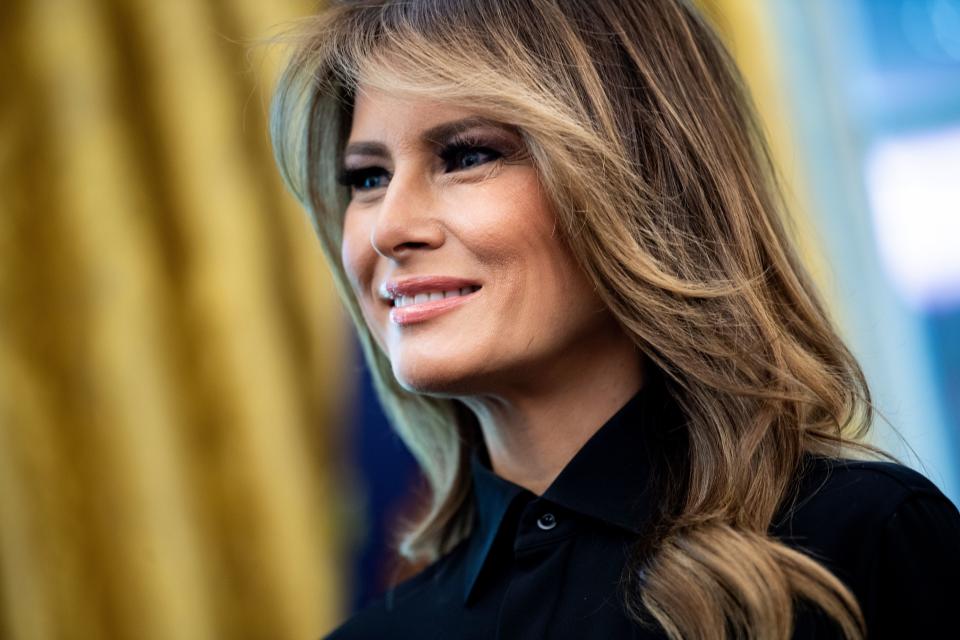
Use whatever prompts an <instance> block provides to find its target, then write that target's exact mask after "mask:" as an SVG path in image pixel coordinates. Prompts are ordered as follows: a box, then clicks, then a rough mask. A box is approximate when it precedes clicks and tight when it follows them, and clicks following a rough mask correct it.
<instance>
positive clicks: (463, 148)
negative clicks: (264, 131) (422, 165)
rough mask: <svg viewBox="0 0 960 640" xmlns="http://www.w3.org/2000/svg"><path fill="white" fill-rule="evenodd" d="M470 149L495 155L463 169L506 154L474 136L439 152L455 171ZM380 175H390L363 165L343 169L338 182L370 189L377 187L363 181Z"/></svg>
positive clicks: (379, 168)
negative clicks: (461, 157)
mask: <svg viewBox="0 0 960 640" xmlns="http://www.w3.org/2000/svg"><path fill="white" fill-rule="evenodd" d="M470 151H481V152H484V153H487V154H489V155H491V156H493V157H492V158H491V159H490V160H487V161H486V162H481V163H479V164H475V165H473V166H470V167H465V168H464V169H463V171H468V170H470V169H473V168H476V167H478V166H482V165H485V164H490V163H491V162H496V161H497V160H499V159H501V158H503V156H504V154H503V153H501V152H500V151H497V150H496V149H494V148H492V147H490V146H488V144H487V143H485V142H484V141H483V140H481V139H479V138H474V137H463V136H458V137H455V138H452V139H451V140H450V141H449V142H448V143H447V144H445V145H444V146H443V148H442V149H440V152H439V153H438V154H437V155H438V156H439V157H440V158H441V159H442V160H443V161H444V162H445V163H446V164H445V167H446V169H447V171H451V170H453V171H455V170H456V168H454V169H451V168H450V167H451V164H452V163H453V161H454V160H456V159H457V158H458V157H459V156H460V154H463V153H466V152H470ZM380 175H389V174H388V173H387V171H386V169H384V168H383V167H377V166H374V167H362V168H359V169H343V170H342V171H340V173H339V174H337V182H338V183H339V184H341V185H343V186H345V187H350V188H351V189H352V190H356V191H370V190H372V189H375V188H376V187H371V188H368V189H364V188H363V186H362V185H363V182H364V180H366V179H367V178H371V177H377V176H380Z"/></svg>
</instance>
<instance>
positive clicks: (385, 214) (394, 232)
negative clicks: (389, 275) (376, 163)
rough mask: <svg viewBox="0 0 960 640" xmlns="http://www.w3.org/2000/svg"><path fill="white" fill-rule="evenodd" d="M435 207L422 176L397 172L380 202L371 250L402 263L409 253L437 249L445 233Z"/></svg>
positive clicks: (371, 235) (371, 238) (371, 237)
mask: <svg viewBox="0 0 960 640" xmlns="http://www.w3.org/2000/svg"><path fill="white" fill-rule="evenodd" d="M434 205H435V203H434V198H433V197H432V195H431V193H430V188H429V185H428V184H426V181H425V180H423V179H422V177H421V176H418V175H417V174H416V173H410V174H409V175H406V176H401V175H400V172H399V171H398V172H397V173H396V174H394V176H393V178H392V179H391V181H390V184H389V185H388V186H387V192H386V193H385V194H384V196H383V200H381V201H380V206H379V210H378V212H377V221H376V224H375V225H374V227H373V230H372V232H371V234H370V243H371V244H372V245H373V248H374V250H375V251H376V252H377V253H378V254H380V255H381V256H383V257H385V258H390V259H393V260H401V259H403V258H404V257H405V256H408V255H410V254H411V253H412V252H416V251H424V250H430V249H436V248H438V247H440V246H441V245H442V244H443V239H444V231H443V226H442V225H441V224H440V221H439V220H438V219H437V217H436V215H435V212H434Z"/></svg>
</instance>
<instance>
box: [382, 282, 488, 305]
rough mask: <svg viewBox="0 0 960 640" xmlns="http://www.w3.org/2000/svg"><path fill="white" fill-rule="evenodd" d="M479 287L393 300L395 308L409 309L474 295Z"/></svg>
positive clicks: (399, 297)
mask: <svg viewBox="0 0 960 640" xmlns="http://www.w3.org/2000/svg"><path fill="white" fill-rule="evenodd" d="M479 288H480V287H479V286H476V285H474V286H467V287H463V288H462V289H452V290H450V291H430V292H428V293H418V294H416V295H412V296H397V297H396V298H394V300H393V306H395V307H397V308H400V307H408V306H410V305H412V304H423V303H424V302H434V301H436V300H444V299H446V298H456V297H457V296H465V295H469V294H471V293H473V292H474V291H476V290H477V289H479Z"/></svg>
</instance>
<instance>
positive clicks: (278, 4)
mask: <svg viewBox="0 0 960 640" xmlns="http://www.w3.org/2000/svg"><path fill="white" fill-rule="evenodd" d="M314 8H315V7H314V4H313V3H308V2H296V1H294V0H270V1H263V0H215V1H211V2H206V1H204V2H199V1H196V0H162V1H156V0H6V1H5V2H4V3H2V7H0V65H2V68H3V69H4V71H5V73H4V77H3V81H2V82H0V92H2V98H0V637H3V638H8V639H12V640H28V639H29V640H35V639H47V638H84V639H85V638H137V639H141V640H145V639H153V638H157V639H160V638H163V639H173V638H176V639H178V640H179V639H193V638H203V639H208V638H271V639H274V638H280V639H282V638H291V639H294V638H295V639H298V640H302V639H306V638H316V637H318V636H319V635H320V634H321V633H323V632H325V631H327V630H329V628H330V627H332V626H333V625H334V624H335V623H336V622H338V621H339V620H340V618H341V617H342V616H343V615H344V602H343V594H342V593H341V592H340V585H341V583H342V579H343V575H342V567H341V565H342V564H343V562H342V559H341V558H342V555H343V554H342V548H343V547H342V544H341V542H342V541H343V540H344V538H345V534H344V533H342V532H341V526H340V523H341V522H342V520H343V513H344V512H346V511H347V510H346V509H345V507H344V504H345V500H343V499H342V498H341V497H340V496H339V493H340V492H339V491H338V490H337V488H338V487H340V486H341V483H340V482H338V481H337V479H336V465H335V464H334V463H335V462H336V461H337V460H338V458H337V457H336V451H337V450H338V448H339V447H340V444H339V442H338V438H339V436H338V435H337V430H336V429H334V428H333V427H334V426H335V425H337V424H340V423H341V422H342V421H341V420H339V419H338V416H339V412H340V411H341V410H342V409H341V407H342V406H343V402H342V400H341V398H342V397H343V396H344V394H347V393H349V388H348V387H347V384H348V381H349V379H350V377H351V376H344V375H343V368H344V366H345V361H346V359H347V358H349V355H350V354H349V353H348V351H347V349H346V348H345V335H346V332H345V329H344V323H343V322H342V319H341V315H340V312H339V309H338V307H337V304H336V302H335V295H334V292H333V289H332V286H331V284H330V282H329V281H328V279H327V276H326V268H325V266H324V264H323V261H322V258H321V256H320V254H319V249H318V245H317V242H316V240H315V238H314V235H313V231H312V228H311V227H310V224H309V222H308V220H307V218H306V216H305V214H304V213H303V212H302V211H301V210H300V209H299V208H298V206H297V205H296V204H295V203H294V202H293V201H292V198H290V197H289V196H288V195H287V194H286V192H285V191H284V189H283V187H282V185H281V183H280V181H279V178H278V176H277V172H276V170H275V168H274V166H273V161H272V158H271V155H270V151H269V140H268V137H267V134H266V103H267V100H268V98H269V91H270V89H271V87H272V85H273V81H274V79H275V74H276V72H277V70H278V62H279V59H274V58H273V57H271V56H269V55H265V54H266V53H267V51H266V50H264V49H262V48H257V47H251V42H252V41H253V40H254V39H257V38H262V37H264V36H268V35H270V33H272V32H273V28H274V27H275V26H276V25H278V24H281V23H283V22H285V21H287V20H290V19H293V18H295V17H297V16H300V15H304V14H306V13H308V12H310V11H311V10H312V9H314ZM262 54H263V55H262Z"/></svg>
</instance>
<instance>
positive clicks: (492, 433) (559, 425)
mask: <svg viewBox="0 0 960 640" xmlns="http://www.w3.org/2000/svg"><path fill="white" fill-rule="evenodd" d="M616 334H620V332H616ZM616 334H615V335H614V336H613V337H612V339H607V340H605V342H607V343H608V344H604V345H596V344H590V345H584V346H585V348H584V349H583V350H582V353H581V354H574V353H569V352H568V353H565V354H564V356H563V358H562V359H563V361H562V362H552V363H551V364H550V365H549V367H538V368H537V369H538V370H537V371H536V372H535V373H536V374H537V375H536V381H531V383H530V384H523V385H518V384H511V385H510V389H509V390H507V391H504V392H503V393H496V394H487V395H482V396H470V397H466V398H461V399H462V400H463V401H464V403H465V404H466V405H467V406H468V407H469V408H470V409H471V410H472V411H473V412H474V414H476V416H477V420H478V422H479V424H480V429H481V432H482V433H483V439H484V442H485V444H486V447H487V451H488V452H489V454H490V463H491V466H492V468H493V471H494V472H495V473H496V474H497V475H499V476H501V477H502V478H505V479H507V480H510V481H511V482H513V483H515V484H518V485H520V486H522V487H525V488H527V489H529V490H530V491H532V492H533V493H534V494H536V495H542V494H543V492H544V491H545V490H546V489H547V487H549V486H550V484H551V483H552V482H553V481H554V479H555V478H556V477H557V476H558V475H559V474H560V471H561V470H563V468H564V467H565V466H566V465H567V463H568V462H569V461H570V460H571V459H572V458H573V456H574V455H575V454H576V453H577V451H579V450H580V448H581V447H582V446H583V445H584V444H585V443H586V442H587V440H589V439H590V437H591V436H592V435H593V434H594V433H596V432H597V430H598V429H600V427H601V426H603V424H604V423H605V422H606V421H607V420H609V419H610V418H611V417H612V416H613V415H614V414H615V413H616V412H617V411H618V410H619V409H620V408H621V407H622V406H623V405H624V404H626V402H627V401H628V400H629V399H630V398H631V397H633V395H634V394H636V393H637V392H638V391H639V390H640V388H641V386H642V384H643V370H642V358H641V355H640V352H639V351H637V350H636V348H635V347H634V345H633V343H632V342H631V341H630V340H629V338H627V336H626V335H622V334H620V335H616ZM620 336H622V339H621V337H620ZM543 371H549V375H543Z"/></svg>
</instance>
